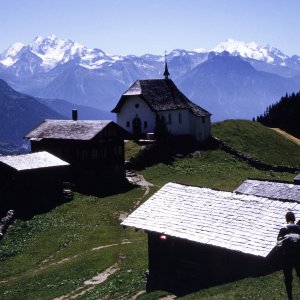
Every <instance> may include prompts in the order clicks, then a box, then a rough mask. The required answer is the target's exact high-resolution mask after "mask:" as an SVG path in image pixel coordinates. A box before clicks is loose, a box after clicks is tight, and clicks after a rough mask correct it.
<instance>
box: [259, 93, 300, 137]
mask: <svg viewBox="0 0 300 300" xmlns="http://www.w3.org/2000/svg"><path fill="white" fill-rule="evenodd" d="M299 120H300V92H298V93H297V94H294V93H292V94H291V95H288V94H286V95H285V96H284V97H282V98H281V99H280V101H278V102H277V103H275V104H272V105H270V106H268V108H267V110H266V111H265V113H264V114H263V115H260V116H258V117H257V121H259V122H260V123H262V124H264V125H265V126H269V127H278V128H280V129H282V130H284V131H287V132H288V133H290V134H292V135H294V136H296V137H298V138H300V126H299Z"/></svg>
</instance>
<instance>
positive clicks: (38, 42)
mask: <svg viewBox="0 0 300 300" xmlns="http://www.w3.org/2000/svg"><path fill="white" fill-rule="evenodd" d="M25 51H26V52H27V53H28V52H29V53H31V54H32V55H33V56H36V57H37V58H40V60H39V64H40V66H41V67H42V68H43V69H44V70H45V71H49V70H51V69H53V68H55V67H56V66H58V65H60V64H65V63H67V62H69V61H71V60H74V59H76V60H78V62H79V65H81V66H83V67H86V68H89V69H94V68H97V67H99V66H100V65H101V64H103V63H105V62H115V61H116V60H120V59H122V56H108V55H106V54H105V53H104V52H103V51H102V50H100V49H89V48H87V47H84V46H83V45H81V44H79V43H77V42H73V41H71V40H62V39H59V38H57V37H56V36H55V35H50V36H47V37H41V36H38V37H36V38H35V39H34V41H33V42H32V43H30V44H29V45H28V46H25V45H23V44H21V43H16V44H14V45H12V46H11V47H10V48H9V49H8V50H6V51H5V52H4V53H3V54H2V55H0V63H2V64H3V65H4V66H6V67H11V66H13V65H14V64H15V63H16V62H17V61H18V60H19V59H20V57H21V55H22V53H24V52H25Z"/></svg>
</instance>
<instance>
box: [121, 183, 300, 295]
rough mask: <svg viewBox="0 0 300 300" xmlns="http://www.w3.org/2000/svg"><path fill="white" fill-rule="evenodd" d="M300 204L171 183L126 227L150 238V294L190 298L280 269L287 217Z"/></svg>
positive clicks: (126, 222) (127, 221) (132, 216)
mask: <svg viewBox="0 0 300 300" xmlns="http://www.w3.org/2000/svg"><path fill="white" fill-rule="evenodd" d="M288 210H292V211H293V212H294V213H295V215H296V218H297V219H299V217H300V203H298V202H295V201H292V200H286V201H282V200H276V199H271V198H266V197H257V196H254V195H245V194H236V193H231V192H223V191H215V190H211V189H208V188H199V187H191V186H185V185H180V184H175V183H168V184H166V185H165V186H163V187H162V188H161V189H160V190H159V191H158V192H157V193H155V194H154V195H153V196H152V197H151V198H150V199H149V200H147V201H146V202H145V203H143V204H142V205H141V206H140V207H138V208H137V209H136V210H135V211H134V212H133V213H132V214H130V215H129V216H128V218H127V219H125V220H124V221H123V222H122V225H123V226H129V227H134V228H136V229H143V230H145V231H146V232H147V234H148V254H149V274H148V282H147V287H148V289H164V290H170V291H172V292H175V293H177V294H184V293H187V292H191V291H194V290H199V289H201V288H203V287H208V286H212V285H215V284H221V283H224V282H228V281H232V280H237V279H241V278H243V277H248V276H255V275H262V274H266V273H268V272H271V271H274V270H275V269H276V268H278V265H277V263H276V260H275V255H274V252H275V251H274V247H275V245H276V240H277V235H278V232H279V230H280V228H281V227H282V226H283V225H284V224H285V214H286V212H287V211H288Z"/></svg>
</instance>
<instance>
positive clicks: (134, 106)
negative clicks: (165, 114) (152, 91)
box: [117, 96, 156, 133]
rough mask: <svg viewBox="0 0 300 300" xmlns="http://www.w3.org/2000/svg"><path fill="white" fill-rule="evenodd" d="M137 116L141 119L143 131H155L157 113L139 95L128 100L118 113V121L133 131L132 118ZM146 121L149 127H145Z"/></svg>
mask: <svg viewBox="0 0 300 300" xmlns="http://www.w3.org/2000/svg"><path fill="white" fill-rule="evenodd" d="M135 117H138V118H140V120H141V130H142V133H148V132H153V131H154V127H155V121H156V113H155V112H153V111H152V110H151V109H150V107H149V105H148V104H147V103H146V102H145V101H144V100H143V99H142V98H141V97H139V96H132V97H129V98H128V99H127V100H126V102H125V103H124V104H123V106H122V108H121V111H120V112H119V113H117V123H118V125H120V126H121V127H123V128H125V129H126V130H127V131H129V132H131V133H132V120H133V119H134V118H135ZM128 122H129V127H128ZM145 122H147V128H145Z"/></svg>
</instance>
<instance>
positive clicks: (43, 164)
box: [0, 151, 69, 171]
mask: <svg viewBox="0 0 300 300" xmlns="http://www.w3.org/2000/svg"><path fill="white" fill-rule="evenodd" d="M0 164H4V165H6V166H9V167H11V168H13V169H15V170H16V171H24V170H32V169H39V168H51V167H61V166H69V164H68V163H67V162H65V161H63V160H61V159H59V158H58V157H56V156H54V155H52V154H50V153H48V152H46V151H41V152H35V153H29V154H21V155H7V156H0Z"/></svg>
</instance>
